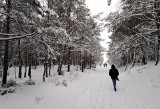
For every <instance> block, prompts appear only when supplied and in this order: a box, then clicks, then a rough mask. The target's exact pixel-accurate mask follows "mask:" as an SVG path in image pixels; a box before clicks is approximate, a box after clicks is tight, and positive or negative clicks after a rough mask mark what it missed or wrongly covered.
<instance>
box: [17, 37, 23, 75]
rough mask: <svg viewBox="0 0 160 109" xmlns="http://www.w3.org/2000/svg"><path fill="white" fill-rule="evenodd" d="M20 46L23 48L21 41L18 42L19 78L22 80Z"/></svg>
mask: <svg viewBox="0 0 160 109" xmlns="http://www.w3.org/2000/svg"><path fill="white" fill-rule="evenodd" d="M20 46H21V40H20V39H19V41H18V48H19V74H18V77H19V78H22V58H21V49H20Z"/></svg>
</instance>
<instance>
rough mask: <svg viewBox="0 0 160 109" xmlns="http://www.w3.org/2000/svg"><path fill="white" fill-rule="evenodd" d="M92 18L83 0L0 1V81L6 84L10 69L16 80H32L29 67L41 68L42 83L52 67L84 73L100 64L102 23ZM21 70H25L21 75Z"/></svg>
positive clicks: (3, 84) (58, 70)
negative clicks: (14, 73) (13, 69)
mask: <svg viewBox="0 0 160 109" xmlns="http://www.w3.org/2000/svg"><path fill="white" fill-rule="evenodd" d="M97 18H98V16H91V14H90V10H89V9H88V8H87V6H86V4H85V1H84V0H1V2H0V78H2V86H4V87H5V85H6V83H7V71H8V68H9V67H18V68H19V72H18V78H26V76H28V77H29V78H31V77H32V72H31V71H32V70H31V69H32V68H34V69H36V67H37V66H38V65H44V74H43V81H45V78H46V77H48V76H50V73H51V66H53V65H58V69H57V72H58V74H59V75H62V71H61V69H62V66H63V65H67V66H68V67H67V71H68V72H70V66H71V65H74V66H79V68H80V69H81V70H82V72H83V71H84V69H85V68H91V67H92V66H93V65H94V64H95V63H96V61H102V57H101V55H102V53H101V51H103V50H104V49H103V48H102V47H101V45H100V41H101V38H100V37H99V36H100V32H101V31H102V24H100V23H98V22H97V21H96V19H97ZM22 67H25V72H24V75H22V74H23V73H22Z"/></svg>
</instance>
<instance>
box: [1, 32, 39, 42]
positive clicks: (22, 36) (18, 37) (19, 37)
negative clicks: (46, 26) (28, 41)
mask: <svg viewBox="0 0 160 109" xmlns="http://www.w3.org/2000/svg"><path fill="white" fill-rule="evenodd" d="M35 33H36V32H33V33H31V34H25V35H20V36H16V37H8V38H0V41H6V40H13V39H22V38H26V37H27V36H32V35H34V34H35Z"/></svg>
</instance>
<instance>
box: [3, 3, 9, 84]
mask: <svg viewBox="0 0 160 109" xmlns="http://www.w3.org/2000/svg"><path fill="white" fill-rule="evenodd" d="M6 7H7V14H8V15H7V17H6V23H7V24H6V33H9V31H10V16H9V15H10V10H11V0H6ZM8 44H9V41H8V40H6V43H5V53H4V68H3V79H2V86H5V85H6V83H7V71H8Z"/></svg>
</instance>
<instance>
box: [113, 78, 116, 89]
mask: <svg viewBox="0 0 160 109" xmlns="http://www.w3.org/2000/svg"><path fill="white" fill-rule="evenodd" d="M112 82H113V87H114V90H115V91H116V79H112Z"/></svg>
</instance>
